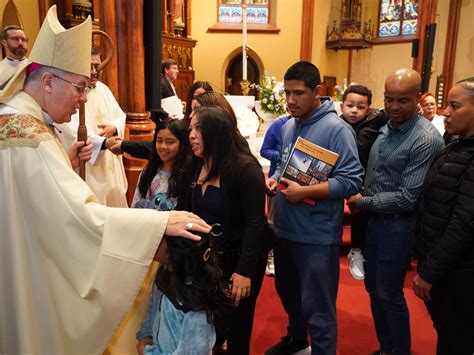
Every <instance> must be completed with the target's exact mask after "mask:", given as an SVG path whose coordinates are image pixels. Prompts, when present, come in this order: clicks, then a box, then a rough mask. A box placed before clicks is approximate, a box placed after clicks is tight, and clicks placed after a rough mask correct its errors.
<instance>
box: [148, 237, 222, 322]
mask: <svg viewBox="0 0 474 355" xmlns="http://www.w3.org/2000/svg"><path fill="white" fill-rule="evenodd" d="M196 234H199V235H201V237H202V238H201V240H200V241H193V240H190V239H185V238H176V237H166V242H167V244H168V257H167V260H166V263H165V265H164V266H163V267H161V268H160V271H159V272H158V275H157V286H158V288H159V289H160V290H161V291H162V292H163V293H164V294H165V295H166V296H167V297H168V298H169V299H170V300H171V301H172V302H173V300H175V301H177V303H178V304H179V305H182V309H184V310H189V311H205V312H206V314H207V321H208V322H209V323H210V324H214V326H215V327H216V328H218V329H222V327H223V324H224V317H225V315H226V314H227V313H228V312H229V311H230V309H231V301H230V299H229V297H227V294H226V289H227V287H226V286H227V285H225V283H224V281H223V280H224V277H223V274H222V270H221V268H220V266H219V262H218V259H217V255H216V251H215V249H213V248H211V237H210V235H208V234H200V233H196ZM209 248H211V249H210V251H208V249H209ZM206 259H207V260H206ZM173 303H174V304H176V302H173Z"/></svg>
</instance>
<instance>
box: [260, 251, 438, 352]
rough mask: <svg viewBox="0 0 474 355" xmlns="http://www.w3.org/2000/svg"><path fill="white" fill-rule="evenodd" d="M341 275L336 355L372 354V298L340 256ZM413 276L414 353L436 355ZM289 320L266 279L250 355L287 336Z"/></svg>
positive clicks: (408, 280)
mask: <svg viewBox="0 0 474 355" xmlns="http://www.w3.org/2000/svg"><path fill="white" fill-rule="evenodd" d="M340 260H341V275H340V282H339V293H338V298H337V319H338V341H337V354H340V355H346V354H351V355H357V354H364V355H367V354H370V353H371V352H372V351H375V350H377V349H378V342H377V339H376V336H375V330H374V325H373V321H372V317H371V313H370V305H369V296H368V294H367V292H366V291H365V289H364V283H363V282H362V281H356V280H354V279H353V278H352V277H351V275H350V272H349V269H348V264H347V256H341V259H340ZM414 275H415V274H414V272H413V271H411V272H409V274H408V276H407V278H406V282H405V295H406V298H407V302H408V308H409V310H410V322H411V334H412V350H413V354H415V355H430V354H435V352H436V351H435V349H436V335H435V331H434V329H433V327H432V323H431V319H430V316H429V314H428V312H427V310H426V308H425V306H424V304H423V302H422V301H421V300H419V299H418V298H417V297H416V296H415V294H414V293H413V291H412V289H411V282H412V279H413V277H414ZM286 324H287V318H286V313H285V312H284V310H283V307H282V306H281V303H280V299H279V298H278V295H277V294H276V291H275V287H274V278H271V277H267V276H265V280H264V283H263V287H262V291H261V292H260V296H259V299H258V300H257V309H256V315H255V322H254V327H253V336H252V344H251V354H252V355H257V354H263V352H264V351H265V350H266V349H268V348H269V347H270V346H271V345H273V344H275V343H276V342H278V341H279V340H280V337H282V336H283V335H286Z"/></svg>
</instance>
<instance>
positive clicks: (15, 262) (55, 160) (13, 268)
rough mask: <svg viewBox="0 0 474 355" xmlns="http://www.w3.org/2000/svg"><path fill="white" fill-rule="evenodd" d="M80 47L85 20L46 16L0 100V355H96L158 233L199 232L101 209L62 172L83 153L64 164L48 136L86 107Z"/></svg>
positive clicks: (86, 61)
mask: <svg viewBox="0 0 474 355" xmlns="http://www.w3.org/2000/svg"><path fill="white" fill-rule="evenodd" d="M91 37H92V23H91V20H90V18H88V19H87V20H86V21H84V22H83V23H82V24H80V25H78V26H75V27H73V28H71V29H68V30H65V29H64V28H63V27H62V26H61V24H60V23H59V21H58V19H57V15H56V8H55V7H52V8H51V9H50V10H49V12H48V14H47V15H46V19H45V22H44V23H43V25H42V27H41V29H40V32H39V34H38V37H37V39H36V42H35V46H34V48H33V50H32V52H31V57H30V61H28V62H26V63H23V64H20V66H19V68H18V71H17V72H16V73H15V75H14V76H13V77H12V79H10V81H9V82H8V84H7V86H5V87H4V88H3V89H1V90H0V201H2V209H1V210H0V226H1V232H0V289H1V292H0V354H102V353H103V351H104V349H105V348H106V345H107V342H108V341H109V340H110V338H111V337H112V334H113V332H114V330H115V329H116V328H117V327H118V325H119V323H120V321H121V319H122V318H123V317H124V316H125V314H126V312H127V310H128V309H129V308H130V307H131V305H132V303H133V301H134V299H135V297H136V295H137V292H138V290H139V288H140V286H141V284H142V282H143V279H144V277H145V275H146V273H147V272H148V270H149V265H150V263H151V262H152V259H153V258H154V255H155V253H156V251H157V249H158V246H159V245H160V243H161V240H162V237H163V235H164V234H167V235H170V236H181V237H186V238H192V239H198V238H199V237H198V236H197V235H195V234H194V233H193V232H209V231H210V226H208V225H207V224H206V223H204V222H203V221H202V220H201V219H200V218H199V217H197V216H195V215H193V214H192V213H189V212H183V211H172V212H169V213H168V212H158V211H155V210H149V209H128V208H127V209H126V208H110V207H106V206H104V205H102V204H100V203H98V200H97V198H96V197H95V195H94V194H93V193H92V191H91V190H90V188H89V187H88V186H87V184H86V183H85V182H84V181H82V180H81V179H80V177H79V176H78V175H77V174H76V173H75V172H74V171H73V169H72V165H76V164H77V158H78V151H79V150H81V149H82V148H83V147H84V143H82V142H81V143H76V144H75V145H73V149H72V150H70V155H69V156H68V154H67V152H66V150H65V149H64V147H63V145H62V144H61V142H60V141H59V139H58V138H57V135H56V131H55V130H54V128H52V126H54V125H55V124H57V123H63V122H68V121H69V120H70V118H71V115H72V114H74V113H75V112H76V109H77V108H78V107H79V105H80V104H81V103H83V102H85V101H86V99H87V97H86V92H87V85H88V84H89V73H90V51H91ZM74 151H75V152H74ZM86 153H87V150H86ZM85 155H86V156H87V154H85ZM83 158H84V157H83ZM71 162H72V163H73V164H72V165H71Z"/></svg>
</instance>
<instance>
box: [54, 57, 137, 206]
mask: <svg viewBox="0 0 474 355" xmlns="http://www.w3.org/2000/svg"><path fill="white" fill-rule="evenodd" d="M101 62H102V61H101V58H100V55H99V52H98V51H97V49H95V48H92V52H91V72H90V80H89V87H90V88H91V90H90V91H89V93H88V94H87V103H86V104H85V121H86V127H87V134H88V137H89V139H90V141H91V142H92V144H93V146H94V148H93V151H92V158H91V160H90V161H88V162H87V163H86V177H85V178H86V183H87V185H89V187H90V188H91V190H92V191H93V192H94V194H95V195H96V196H97V198H98V200H99V202H100V203H102V204H103V205H106V206H109V207H127V206H128V205H127V199H126V196H125V194H126V192H127V177H126V176H125V170H124V167H123V161H122V156H120V155H114V154H113V153H112V152H110V151H109V150H107V149H105V148H106V143H105V141H106V139H107V138H110V137H112V136H117V137H120V138H122V139H123V136H124V132H125V118H126V116H125V113H124V112H123V111H122V109H121V108H120V106H119V104H118V103H117V101H116V100H115V98H114V95H113V94H112V92H111V91H110V89H109V88H108V87H107V85H105V84H104V83H102V82H100V81H99V72H98V71H97V69H98V66H99V65H100V64H101ZM78 127H79V113H78V112H77V113H76V114H75V115H73V116H72V117H71V122H68V123H63V124H61V125H58V128H59V136H60V138H61V140H62V141H63V143H64V145H65V146H66V148H67V149H69V148H70V147H71V146H72V145H73V144H74V142H76V141H77V129H78Z"/></svg>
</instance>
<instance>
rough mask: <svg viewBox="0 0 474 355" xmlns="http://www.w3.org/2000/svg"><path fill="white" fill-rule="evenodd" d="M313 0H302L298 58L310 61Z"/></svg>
mask: <svg viewBox="0 0 474 355" xmlns="http://www.w3.org/2000/svg"><path fill="white" fill-rule="evenodd" d="M313 19H314V0H303V14H302V21H301V50H300V59H301V60H306V61H308V62H311V58H312V52H313Z"/></svg>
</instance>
